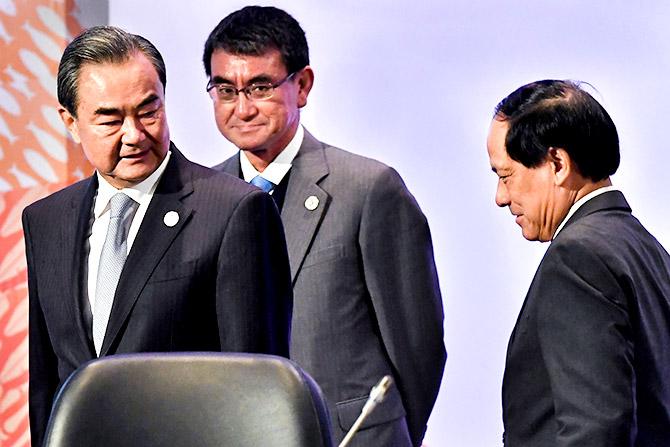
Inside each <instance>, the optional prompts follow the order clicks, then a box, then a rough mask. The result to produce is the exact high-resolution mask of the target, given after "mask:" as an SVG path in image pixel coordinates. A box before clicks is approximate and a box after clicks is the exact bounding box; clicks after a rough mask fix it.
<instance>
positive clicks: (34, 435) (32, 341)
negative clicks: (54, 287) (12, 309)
mask: <svg viewBox="0 0 670 447" xmlns="http://www.w3.org/2000/svg"><path fill="white" fill-rule="evenodd" d="M23 233H24V238H25V244H26V260H27V264H28V304H29V310H28V314H29V315H28V337H29V339H28V346H29V350H28V352H29V354H28V372H29V381H28V385H29V388H28V402H29V414H30V433H31V444H32V445H34V446H41V445H42V444H43V442H44V436H45V432H46V428H47V423H48V421H49V414H50V413H51V406H52V404H53V399H54V396H55V394H56V389H57V388H58V382H59V379H58V367H57V360H56V355H55V353H54V351H53V348H52V346H51V341H50V339H49V334H48V331H47V327H46V322H45V319H44V315H43V313H42V308H41V306H40V300H39V293H38V290H37V281H36V271H35V258H34V256H35V254H34V251H33V244H32V239H31V234H30V226H29V219H28V216H27V214H26V212H25V211H24V213H23Z"/></svg>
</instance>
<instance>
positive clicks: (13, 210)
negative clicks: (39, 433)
mask: <svg viewBox="0 0 670 447" xmlns="http://www.w3.org/2000/svg"><path fill="white" fill-rule="evenodd" d="M78 13H79V11H77V8H76V5H75V2H74V1H73V0H0V447H4V446H6V447H23V446H29V445H30V434H29V428H28V426H29V423H28V406H27V400H28V287H27V283H26V264H25V249H24V242H23V234H22V231H21V212H22V211H23V208H25V207H26V206H27V205H29V204H30V203H32V202H34V201H35V200H37V199H39V198H40V197H43V196H45V195H47V194H49V193H51V192H53V191H56V190H58V189H60V188H62V187H64V186H65V185H67V184H69V183H72V182H74V181H76V180H79V179H81V178H83V177H84V176H85V175H87V174H88V173H90V172H91V168H90V166H89V165H88V163H87V162H86V160H85V159H84V157H83V155H82V152H81V150H80V149H79V148H78V147H77V146H76V145H75V144H74V143H73V142H72V140H70V139H69V138H68V135H67V130H66V129H65V126H64V125H63V123H62V122H61V120H60V118H59V116H58V101H57V99H56V73H57V71H58V61H59V60H60V56H61V54H62V51H63V48H64V47H65V45H66V43H67V42H68V41H69V40H70V39H71V38H72V36H74V35H76V34H77V33H79V31H80V30H81V27H80V26H79V24H78V22H77V19H76V17H77V15H78Z"/></svg>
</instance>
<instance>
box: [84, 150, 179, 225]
mask: <svg viewBox="0 0 670 447" xmlns="http://www.w3.org/2000/svg"><path fill="white" fill-rule="evenodd" d="M171 154H172V152H171V151H168V153H167V154H166V155H165V158H164V159H163V161H162V162H161V164H160V165H158V168H157V169H156V170H155V171H154V172H152V173H151V175H150V176H149V177H147V178H145V179H144V180H142V181H141V182H140V183H138V184H137V185H133V186H130V187H128V188H122V189H116V188H115V187H113V186H112V185H110V184H109V182H108V181H107V180H105V178H104V177H103V176H102V175H100V173H99V172H98V171H96V172H95V175H96V176H97V177H98V194H97V195H96V197H95V205H94V206H93V213H94V216H95V218H96V219H97V218H98V217H100V216H101V215H102V214H103V213H104V212H105V211H107V210H108V209H109V199H111V198H112V196H113V195H114V194H116V193H117V192H122V193H124V194H126V195H127V196H128V197H130V198H131V199H133V200H134V201H135V202H137V203H138V204H140V205H143V204H145V203H146V204H148V203H149V202H150V201H151V197H152V196H153V193H154V191H155V190H156V186H157V185H158V181H159V180H160V178H161V176H162V175H163V172H165V168H167V164H168V160H170V155H171Z"/></svg>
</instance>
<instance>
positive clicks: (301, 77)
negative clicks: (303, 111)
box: [296, 65, 314, 108]
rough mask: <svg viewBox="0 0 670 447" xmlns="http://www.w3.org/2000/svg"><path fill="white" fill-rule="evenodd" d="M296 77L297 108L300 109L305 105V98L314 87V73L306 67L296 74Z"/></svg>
mask: <svg viewBox="0 0 670 447" xmlns="http://www.w3.org/2000/svg"><path fill="white" fill-rule="evenodd" d="M296 77H297V78H298V108H302V107H305V106H306V105H307V96H309V92H310V90H312V86H313V85H314V71H312V67H310V66H309V65H307V66H305V68H303V69H302V70H300V72H299V73H298V74H296Z"/></svg>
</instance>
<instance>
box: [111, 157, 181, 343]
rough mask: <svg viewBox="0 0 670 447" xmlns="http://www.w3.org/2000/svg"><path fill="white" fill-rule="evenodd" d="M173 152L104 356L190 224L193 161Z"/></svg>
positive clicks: (122, 285)
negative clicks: (170, 219) (171, 219)
mask: <svg viewBox="0 0 670 447" xmlns="http://www.w3.org/2000/svg"><path fill="white" fill-rule="evenodd" d="M170 150H171V151H172V156H171V158H170V161H169V162H168V165H167V168H166V169H165V173H164V174H163V176H162V177H161V179H160V181H159V182H158V186H157V187H156V191H155V192H154V195H153V198H152V200H151V202H150V203H149V207H148V208H147V212H146V214H145V216H144V219H143V220H142V224H141V225H140V228H139V231H138V234H137V238H136V239H135V242H134V243H133V247H132V248H131V250H130V253H129V254H128V258H127V259H126V263H125V264H124V267H123V271H122V272H121V277H120V279H119V284H118V286H117V289H116V294H115V296H114V304H113V306H112V311H111V314H110V317H109V322H108V324H107V333H106V335H105V339H104V341H103V344H102V349H101V351H100V355H101V356H102V355H104V354H106V353H107V352H109V350H110V349H111V348H112V346H114V345H115V344H116V343H115V342H116V339H117V338H118V337H119V335H120V330H121V328H122V327H123V325H124V323H125V321H126V320H127V318H128V316H129V315H130V312H131V310H132V308H133V306H134V305H135V302H136V301H137V298H138V297H139V295H140V293H141V292H142V289H143V288H144V286H145V285H146V283H147V281H148V279H149V277H150V276H151V273H152V272H153V270H154V269H155V267H156V265H157V264H158V263H159V262H160V260H161V259H162V258H163V255H164V254H165V252H166V251H167V249H168V247H169V246H170V244H172V242H173V241H174V239H175V238H176V237H177V235H178V234H179V233H180V232H181V230H182V228H183V227H184V226H185V225H186V224H187V223H188V221H189V220H190V217H191V213H192V212H193V210H192V208H190V207H189V206H187V205H186V204H185V203H183V200H184V198H185V197H187V196H188V195H190V194H191V193H192V192H193V180H192V170H191V169H190V162H189V161H188V160H186V158H185V157H184V156H183V155H182V154H181V153H180V152H179V151H178V150H177V148H176V147H175V146H174V145H171V148H170ZM169 212H175V213H177V215H178V216H179V219H178V221H177V223H176V224H175V225H173V226H168V225H166V224H165V223H164V218H165V215H166V214H167V213H169Z"/></svg>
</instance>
